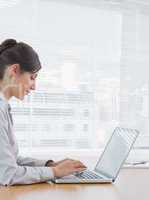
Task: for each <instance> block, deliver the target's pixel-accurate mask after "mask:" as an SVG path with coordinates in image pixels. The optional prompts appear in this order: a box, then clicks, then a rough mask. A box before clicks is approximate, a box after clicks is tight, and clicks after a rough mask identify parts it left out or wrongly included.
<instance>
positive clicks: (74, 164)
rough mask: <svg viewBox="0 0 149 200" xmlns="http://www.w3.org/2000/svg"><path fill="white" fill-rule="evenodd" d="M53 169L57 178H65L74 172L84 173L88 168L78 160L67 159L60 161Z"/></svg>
mask: <svg viewBox="0 0 149 200" xmlns="http://www.w3.org/2000/svg"><path fill="white" fill-rule="evenodd" d="M52 169H53V172H54V176H55V177H63V176H67V175H70V174H72V173H74V172H81V171H84V170H85V169H86V166H85V165H84V164H83V163H82V162H80V161H78V160H71V159H65V160H62V161H59V162H58V163H57V164H56V166H53V167H52Z"/></svg>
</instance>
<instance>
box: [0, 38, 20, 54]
mask: <svg viewBox="0 0 149 200" xmlns="http://www.w3.org/2000/svg"><path fill="white" fill-rule="evenodd" d="M16 44H17V41H16V40H14V39H7V40H5V41H4V42H2V43H1V45H0V54H1V53H2V52H3V51H5V50H6V49H8V48H11V47H13V46H15V45H16Z"/></svg>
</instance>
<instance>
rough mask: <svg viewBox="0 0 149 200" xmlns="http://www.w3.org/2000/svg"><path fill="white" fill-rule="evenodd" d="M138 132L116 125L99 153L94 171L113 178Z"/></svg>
mask: <svg viewBox="0 0 149 200" xmlns="http://www.w3.org/2000/svg"><path fill="white" fill-rule="evenodd" d="M138 134H139V132H138V131H137V130H135V129H127V128H119V127H117V128H116V129H115V130H114V132H113V134H112V136H111V138H110V140H109V142H108V144H107V146H106V148H105V150H104V152H103V154H102V155H101V157H100V159H99V161H98V163H97V165H96V167H95V171H97V172H99V173H101V174H103V175H105V176H107V177H109V178H112V179H113V180H114V179H115V178H116V176H117V174H118V172H119V170H120V168H121V166H122V164H123V162H124V161H125V160H126V158H127V156H128V153H129V151H130V150H131V147H132V145H133V143H134V142H135V140H136V138H137V136H138Z"/></svg>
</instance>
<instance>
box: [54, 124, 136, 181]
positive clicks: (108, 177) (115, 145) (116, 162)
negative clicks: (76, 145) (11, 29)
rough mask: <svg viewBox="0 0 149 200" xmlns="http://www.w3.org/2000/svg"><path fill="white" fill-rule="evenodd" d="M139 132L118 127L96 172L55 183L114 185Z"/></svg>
mask: <svg viewBox="0 0 149 200" xmlns="http://www.w3.org/2000/svg"><path fill="white" fill-rule="evenodd" d="M138 135H139V131H138V130H136V129H129V128H121V127H116V128H115V129H114V131H113V133H112V136H111V137H110V139H109V141H108V143H107V145H106V147H105V149H104V151H103V153H102V155H101V156H100V158H99V160H98V162H97V164H96V166H95V168H94V170H88V169H87V170H85V171H83V172H79V173H74V174H72V175H69V176H64V177H62V178H56V179H55V180H53V182H54V183H112V182H114V181H115V180H116V178H117V176H118V174H119V171H120V169H121V167H122V165H123V163H124V162H125V160H126V158H127V156H128V154H129V152H130V150H131V148H132V146H133V144H134V142H135V140H136V138H137V136H138Z"/></svg>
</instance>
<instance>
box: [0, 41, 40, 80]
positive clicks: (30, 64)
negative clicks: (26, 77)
mask: <svg viewBox="0 0 149 200" xmlns="http://www.w3.org/2000/svg"><path fill="white" fill-rule="evenodd" d="M12 64H19V65H20V68H21V72H32V73H35V72H37V71H38V70H40V68H41V63H40V60H39V57H38V55H37V53H36V52H35V50H34V49H33V48H32V47H31V46H29V45H28V44H26V43H24V42H17V41H16V40H14V39H7V40H5V41H4V42H2V43H1V44H0V79H2V78H3V75H4V72H5V69H6V67H7V66H9V65H12Z"/></svg>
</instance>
